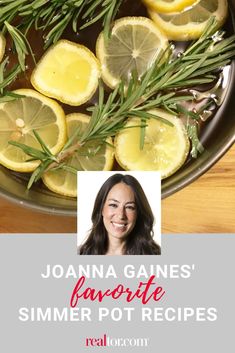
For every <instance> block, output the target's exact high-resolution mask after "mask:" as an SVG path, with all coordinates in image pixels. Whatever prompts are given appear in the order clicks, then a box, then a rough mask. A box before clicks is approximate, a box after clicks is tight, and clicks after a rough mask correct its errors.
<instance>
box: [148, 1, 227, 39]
mask: <svg viewBox="0 0 235 353" xmlns="http://www.w3.org/2000/svg"><path fill="white" fill-rule="evenodd" d="M227 13H228V4H227V0H200V1H199V2H198V3H196V5H194V6H193V7H192V8H190V9H188V10H186V11H183V12H179V13H173V14H160V13H157V12H156V11H153V10H151V9H149V15H150V17H151V18H152V20H153V21H154V22H155V23H156V24H157V25H158V26H159V28H160V29H161V30H163V31H164V32H165V33H166V35H167V37H168V38H169V39H172V40H191V39H196V38H198V37H200V35H201V34H202V32H203V31H204V29H205V27H206V25H207V23H208V20H209V19H210V17H211V16H214V17H215V18H216V20H217V27H218V28H219V27H220V26H222V25H223V23H224V21H225V19H226V16H227Z"/></svg>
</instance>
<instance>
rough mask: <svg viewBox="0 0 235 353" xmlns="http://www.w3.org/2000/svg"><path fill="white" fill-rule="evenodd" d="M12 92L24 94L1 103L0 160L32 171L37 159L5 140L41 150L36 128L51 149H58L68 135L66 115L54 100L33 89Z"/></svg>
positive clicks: (17, 169)
mask: <svg viewBox="0 0 235 353" xmlns="http://www.w3.org/2000/svg"><path fill="white" fill-rule="evenodd" d="M15 93H17V94H20V95H22V96H24V97H22V98H18V99H16V100H14V101H10V102H7V103H1V104H0V163H1V164H2V165H4V166H5V167H7V168H9V169H11V170H14V171H19V172H31V171H33V170H34V169H35V168H36V167H37V166H38V163H39V162H37V161H31V162H27V160H28V159H30V157H29V156H28V155H26V154H25V153H24V152H23V151H22V150H21V149H20V148H18V147H16V146H13V145H10V144H9V143H8V142H9V141H11V140H14V141H17V142H20V143H23V144H26V145H28V146H29V147H34V148H37V149H40V150H41V146H40V144H39V143H38V141H37V139H36V138H35V136H34V133H33V130H35V131H37V132H38V134H39V135H40V137H41V138H42V140H43V141H44V142H45V144H46V145H47V147H48V148H49V149H50V150H51V152H52V153H57V152H58V151H60V149H61V148H62V147H63V145H64V143H65V141H66V138H67V133H66V122H65V115H64V112H63V109H62V108H61V107H60V105H59V104H58V103H57V102H55V101H53V100H52V99H50V98H47V97H44V96H42V95H41V94H40V93H38V92H35V91H34V90H31V89H19V90H16V91H15Z"/></svg>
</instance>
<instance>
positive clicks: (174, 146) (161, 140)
mask: <svg viewBox="0 0 235 353" xmlns="http://www.w3.org/2000/svg"><path fill="white" fill-rule="evenodd" d="M150 113H151V114H154V115H157V116H159V117H162V118H164V119H167V120H168V121H169V122H170V123H171V124H172V126H170V125H167V124H165V123H163V122H161V121H159V120H157V119H154V118H151V119H149V120H147V124H148V126H147V127H146V128H145V140H144V147H143V149H142V150H141V149H140V135H141V128H140V127H139V125H140V120H139V119H138V118H132V119H129V120H128V121H127V124H126V127H127V128H128V129H124V130H122V131H121V132H120V133H119V134H118V135H117V136H116V138H115V156H116V159H117V161H118V163H119V164H120V166H122V167H123V168H124V169H125V170H146V171H149V170H156V171H159V172H161V177H162V178H166V177H168V176H170V175H171V174H173V173H174V172H175V171H176V170H177V169H179V168H180V167H181V166H182V165H183V163H184V162H185V160H186V158H187V155H188V152H189V146H190V143H189V140H188V137H187V134H186V130H185V128H184V125H183V123H182V121H181V120H180V119H179V118H177V117H176V116H174V115H171V114H169V113H167V112H165V111H163V110H160V109H155V110H152V111H150Z"/></svg>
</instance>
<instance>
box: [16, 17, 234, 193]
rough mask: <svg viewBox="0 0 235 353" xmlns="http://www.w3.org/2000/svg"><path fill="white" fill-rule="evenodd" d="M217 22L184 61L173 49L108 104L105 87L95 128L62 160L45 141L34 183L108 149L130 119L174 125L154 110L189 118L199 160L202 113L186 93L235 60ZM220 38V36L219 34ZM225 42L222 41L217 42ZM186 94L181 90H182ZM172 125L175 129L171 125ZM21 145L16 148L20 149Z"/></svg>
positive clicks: (92, 125) (112, 95)
mask: <svg viewBox="0 0 235 353" xmlns="http://www.w3.org/2000/svg"><path fill="white" fill-rule="evenodd" d="M215 28H216V21H215V19H214V18H212V19H211V20H210V21H209V23H208V26H207V28H206V30H205V31H204V33H203V34H202V36H201V37H200V38H199V39H198V40H197V41H196V42H195V43H193V44H192V45H191V46H190V47H189V48H188V49H187V50H186V51H185V52H184V53H182V55H180V56H177V57H175V54H174V48H172V47H169V48H168V49H167V50H166V51H165V52H164V53H162V55H161V56H160V57H159V59H158V60H157V61H156V62H155V64H154V65H153V66H152V67H151V68H150V69H149V70H148V71H147V72H146V73H145V74H144V75H143V76H142V77H141V78H139V79H138V78H137V77H136V75H132V77H131V79H130V81H129V83H128V84H127V86H125V85H124V83H123V82H120V84H119V85H118V87H117V88H116V89H114V91H112V92H111V93H110V94H109V96H108V98H107V100H105V98H104V97H105V95H104V88H103V84H102V83H100V85H99V100H98V103H97V104H96V105H94V106H92V107H90V108H89V109H88V111H90V112H91V113H92V115H91V119H90V122H89V124H88V126H87V128H86V130H85V131H84V132H83V133H82V134H77V135H74V136H73V138H72V139H71V140H70V141H69V142H68V143H67V144H66V146H65V147H64V149H63V150H62V151H61V152H60V153H58V154H57V155H56V156H54V157H53V156H52V155H51V154H50V152H48V151H47V152H46V151H45V149H46V146H43V141H41V140H40V144H41V146H42V148H43V152H40V151H39V152H40V153H43V155H41V154H40V153H39V154H38V159H39V160H41V164H40V166H39V167H38V168H37V169H36V171H35V172H34V174H33V175H32V177H31V179H30V186H31V185H32V183H33V182H34V181H36V180H38V179H39V177H41V175H42V174H43V173H44V172H45V171H47V170H50V169H52V168H54V167H56V168H58V165H59V164H62V165H64V162H65V161H66V159H67V158H68V157H69V156H71V155H72V154H73V153H75V152H77V151H78V150H79V148H80V147H81V146H83V145H84V144H85V143H87V142H88V141H91V140H98V141H100V143H105V140H106V139H107V137H109V136H114V135H115V134H116V133H118V132H119V131H120V130H122V129H125V124H126V119H127V118H128V117H138V118H139V119H140V126H141V128H142V129H143V130H144V128H145V125H146V124H148V119H150V118H154V119H160V120H161V121H163V122H164V123H168V124H170V123H169V122H168V121H166V120H165V119H162V118H160V117H157V116H155V115H153V114H151V113H150V112H149V110H150V109H151V108H156V107H163V108H165V109H167V110H168V111H169V112H172V113H173V114H175V115H179V116H180V115H181V114H183V115H186V116H187V131H188V136H189V138H190V139H191V141H192V156H193V157H196V155H197V153H198V152H200V153H201V152H202V151H203V147H202V145H201V143H200V141H199V139H198V133H197V120H198V119H199V115H200V112H199V113H197V112H194V111H193V112H191V111H188V110H186V109H185V108H184V107H183V106H182V105H181V104H180V102H184V101H192V102H193V101H194V99H195V97H194V95H193V94H192V95H189V94H185V92H183V91H182V90H183V89H184V88H188V87H192V86H195V84H200V85H202V84H204V83H205V82H206V83H208V82H213V81H215V79H216V78H217V76H218V75H217V74H213V71H212V68H213V70H218V68H221V67H223V66H224V65H227V64H229V63H230V61H231V58H233V57H234V56H235V36H231V37H229V38H226V39H222V37H223V36H224V33H222V32H215ZM214 32H215V33H214ZM218 36H219V37H220V41H217V40H216V38H217V37H218ZM177 88H180V90H177ZM170 125H171V124H170ZM143 138H144V131H142V139H141V145H143V142H144V141H143ZM15 145H16V144H15ZM17 145H18V147H20V148H22V149H23V150H24V151H25V152H26V153H27V154H28V155H30V156H32V157H33V158H36V155H35V150H34V149H31V148H30V147H28V146H25V145H21V144H19V143H17Z"/></svg>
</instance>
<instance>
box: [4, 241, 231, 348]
mask: <svg viewBox="0 0 235 353" xmlns="http://www.w3.org/2000/svg"><path fill="white" fill-rule="evenodd" d="M162 249H163V254H162V255H161V256H122V257H118V256H117V257H109V256H77V255H76V235H63V234H61V235H1V236H0V262H1V263H0V276H1V301H0V325H1V340H0V351H1V352H7V353H13V352H25V353H31V352H34V353H37V352H50V351H51V352H57V353H62V352H63V353H64V352H65V351H76V352H79V353H80V352H97V351H100V350H103V349H105V350H107V351H108V352H118V351H121V352H129V351H134V350H137V351H139V352H141V353H142V352H148V353H152V352H156V351H158V350H159V351H161V352H164V353H168V352H169V353H171V352H172V351H177V352H181V353H186V352H187V353H188V352H190V353H194V352H199V351H201V352H214V353H217V352H218V353H220V352H231V351H232V349H233V348H232V347H234V339H233V336H234V317H235V306H234V297H235V284H234V264H235V258H234V249H235V236H234V235H225V234H224V235H219V234H216V235H172V236H171V235H167V236H163V238H162ZM49 270H50V273H49V272H48V273H47V271H49ZM82 275H84V277H85V278H84V281H85V282H84V283H83V285H81V282H79V283H80V287H81V288H80V289H79V290H78V291H77V294H78V295H81V298H78V302H77V303H76V299H77V298H76V295H75V296H74V298H73V304H74V308H73V309H72V308H71V307H70V299H71V296H72V293H73V290H74V288H75V286H76V283H77V282H78V281H79V279H80V278H81V277H82ZM151 276H154V278H152V284H150V282H149V279H150V277H151ZM46 277H48V278H46ZM141 282H142V284H141ZM147 283H148V284H147ZM119 284H121V285H122V286H123V287H120V286H119V287H118V289H117V290H116V292H115V293H113V296H114V297H115V296H116V297H117V296H119V295H120V297H119V298H117V299H116V300H114V299H113V298H112V297H111V296H110V295H109V296H107V295H106V296H104V298H103V299H102V300H101V302H98V301H97V299H96V300H94V301H91V300H90V295H91V292H92V290H86V289H87V288H88V287H90V288H94V290H95V291H96V292H97V291H98V290H101V291H102V293H104V292H105V291H106V290H107V289H110V290H114V289H115V288H116V287H117V286H118V285H119ZM127 287H129V289H130V291H132V295H134V294H135V295H134V296H135V298H134V299H133V300H131V301H130V302H127V298H129V299H131V295H129V297H128V293H123V294H120V292H121V288H122V289H123V291H124V290H126V289H127ZM147 287H148V288H147ZM138 288H139V291H137V293H136V290H137V289H138ZM130 291H129V293H130ZM82 293H83V297H82ZM109 293H110V292H109ZM86 295H87V296H88V299H86V300H85V299H84V296H86ZM138 295H139V298H137V297H138ZM158 299H159V300H158ZM143 301H145V302H146V303H145V304H144V303H143Z"/></svg>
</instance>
